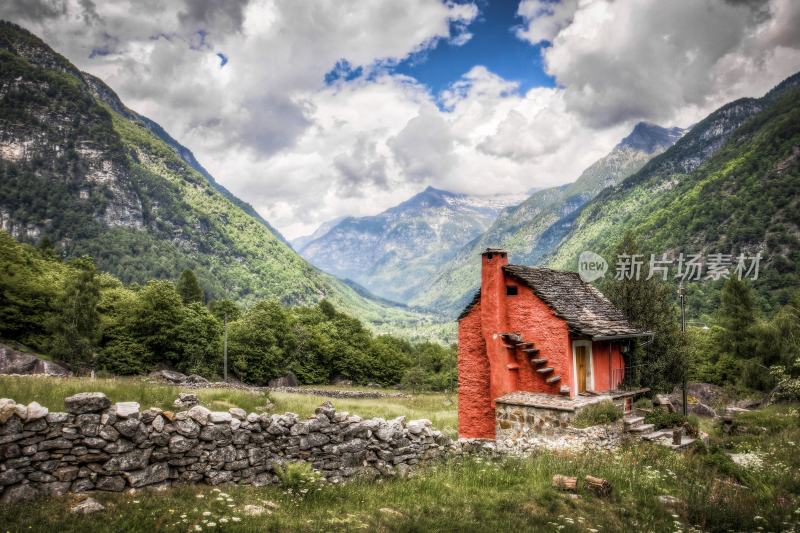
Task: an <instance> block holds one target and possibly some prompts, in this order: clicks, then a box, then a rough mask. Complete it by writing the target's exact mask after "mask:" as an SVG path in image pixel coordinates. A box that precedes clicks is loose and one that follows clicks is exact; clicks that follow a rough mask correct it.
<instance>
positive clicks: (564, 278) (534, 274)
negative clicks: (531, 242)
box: [503, 265, 646, 337]
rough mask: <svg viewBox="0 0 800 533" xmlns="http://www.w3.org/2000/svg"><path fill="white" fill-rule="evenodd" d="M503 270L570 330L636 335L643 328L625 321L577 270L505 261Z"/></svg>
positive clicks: (610, 334) (575, 331)
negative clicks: (566, 270) (562, 320)
mask: <svg viewBox="0 0 800 533" xmlns="http://www.w3.org/2000/svg"><path fill="white" fill-rule="evenodd" d="M503 270H504V271H505V272H506V273H507V274H509V275H510V276H513V277H514V278H516V279H517V280H519V281H521V282H522V283H524V284H525V285H527V286H528V287H530V289H531V290H532V291H533V293H534V294H535V295H536V296H538V297H539V298H540V299H541V300H542V301H543V302H544V303H546V304H547V305H548V306H549V307H550V308H551V309H552V310H553V311H554V312H555V314H556V316H559V317H561V318H563V319H564V320H565V321H566V322H567V325H568V326H569V329H570V331H572V332H573V333H576V334H580V335H588V336H590V337H612V336H637V335H644V334H646V332H645V331H643V330H641V329H639V328H636V327H634V326H633V325H632V324H631V323H630V322H628V321H627V319H626V318H625V315H623V314H622V311H620V310H619V309H617V307H616V306H614V304H612V303H611V302H610V301H609V300H608V298H606V297H605V296H604V295H603V293H601V292H600V291H599V290H597V289H596V288H594V287H593V286H592V285H590V284H589V283H586V282H584V281H583V280H582V279H581V278H580V276H579V275H578V273H577V272H564V271H560V270H553V269H550V268H541V267H537V268H533V267H527V266H522V265H506V266H504V267H503Z"/></svg>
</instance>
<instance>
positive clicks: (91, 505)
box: [70, 498, 105, 514]
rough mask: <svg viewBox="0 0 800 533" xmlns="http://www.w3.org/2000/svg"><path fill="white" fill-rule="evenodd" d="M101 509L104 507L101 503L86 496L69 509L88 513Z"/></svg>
mask: <svg viewBox="0 0 800 533" xmlns="http://www.w3.org/2000/svg"><path fill="white" fill-rule="evenodd" d="M103 509H105V507H104V506H103V504H102V503H100V502H98V501H97V500H95V499H94V498H86V499H85V500H83V501H82V502H80V503H79V504H77V505H76V506H74V507H73V508H72V509H70V512H73V513H76V514H90V513H96V512H97V511H102V510H103Z"/></svg>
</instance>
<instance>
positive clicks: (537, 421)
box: [495, 402, 623, 451]
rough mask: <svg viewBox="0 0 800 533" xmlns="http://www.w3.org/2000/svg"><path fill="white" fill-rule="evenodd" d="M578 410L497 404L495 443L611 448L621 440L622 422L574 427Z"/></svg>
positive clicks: (518, 446) (519, 446) (503, 445)
mask: <svg viewBox="0 0 800 533" xmlns="http://www.w3.org/2000/svg"><path fill="white" fill-rule="evenodd" d="M578 412H579V411H564V410H558V409H546V408H541V407H532V406H527V405H513V404H503V403H499V402H498V403H497V407H496V409H495V420H496V430H495V433H496V442H497V446H498V448H499V449H501V450H503V449H506V450H508V449H516V450H523V451H524V450H527V449H535V448H539V447H541V448H548V449H556V450H562V449H569V450H575V451H579V450H583V449H610V448H613V447H615V446H617V445H618V444H619V443H620V442H621V440H622V433H623V432H622V423H621V422H617V423H614V424H607V425H603V426H595V427H590V428H585V429H581V428H575V427H572V426H571V423H572V419H573V418H575V416H576V415H577V414H578Z"/></svg>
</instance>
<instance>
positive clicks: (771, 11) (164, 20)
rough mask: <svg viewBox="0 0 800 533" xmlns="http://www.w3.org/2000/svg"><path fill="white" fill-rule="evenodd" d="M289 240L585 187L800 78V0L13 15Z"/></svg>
mask: <svg viewBox="0 0 800 533" xmlns="http://www.w3.org/2000/svg"><path fill="white" fill-rule="evenodd" d="M0 18H4V19H8V20H12V21H14V22H17V23H18V24H21V25H22V26H24V27H26V28H28V29H30V30H31V31H33V32H34V33H36V34H38V35H39V36H41V37H42V38H44V39H45V40H46V41H47V42H48V43H49V44H50V45H51V46H53V47H54V48H55V49H56V50H57V51H58V52H60V53H62V54H63V55H65V56H66V57H67V58H69V59H70V60H71V61H72V62H73V63H75V64H76V65H77V66H78V67H79V68H81V69H82V70H85V71H87V72H90V73H92V74H95V75H97V76H99V77H101V78H103V79H104V80H105V81H106V82H107V83H108V84H109V85H110V86H111V87H112V88H113V89H115V90H116V91H117V93H118V94H119V95H120V96H121V97H122V99H123V101H124V102H125V103H126V104H127V105H128V106H129V107H131V108H132V109H134V110H136V111H138V112H140V113H142V114H144V115H147V116H149V117H150V118H152V119H154V120H156V121H157V122H159V123H160V124H161V125H162V126H164V127H165V128H166V130H167V131H169V132H170V134H172V135H173V136H174V137H175V138H176V139H178V140H179V141H180V142H181V143H183V144H184V145H186V146H187V147H189V148H190V149H191V150H192V151H194V153H195V155H196V156H197V157H198V159H199V160H200V162H201V163H202V164H203V165H204V166H205V167H206V168H207V169H208V170H209V171H210V172H211V173H212V174H213V175H214V176H215V177H216V178H217V180H218V181H219V182H220V183H222V184H223V185H225V186H226V187H228V188H229V189H230V190H231V191H233V192H234V193H235V194H237V195H238V196H240V197H241V198H243V199H245V200H246V201H248V202H250V203H251V204H253V205H254V206H255V207H256V209H258V210H259V212H260V213H261V214H262V215H264V216H265V217H266V218H267V219H268V220H270V222H272V223H273V224H274V225H275V226H277V227H278V228H279V229H280V230H281V231H282V232H284V234H286V235H287V236H288V237H295V236H298V235H300V234H303V233H307V232H310V231H312V230H313V229H314V228H315V227H316V226H317V225H318V224H319V223H321V222H323V221H325V220H329V219H331V218H334V217H337V216H341V215H366V214H374V213H377V212H379V211H381V210H383V209H385V208H387V207H390V206H391V205H394V204H396V203H398V202H399V201H402V200H404V199H406V198H408V197H409V196H411V195H412V194H414V193H415V192H418V191H420V190H422V189H423V188H425V187H426V186H428V185H433V186H435V187H440V188H444V189H448V190H453V191H457V192H464V193H470V194H490V193H501V192H524V191H527V190H529V189H531V188H532V187H542V186H546V185H555V184H560V183H564V182H567V181H572V180H574V179H575V178H576V177H577V176H578V175H579V174H580V172H581V170H583V169H584V168H585V167H586V166H588V165H589V164H591V163H592V162H593V161H594V160H596V159H597V158H598V157H601V156H602V155H604V154H605V153H607V152H608V150H609V149H610V148H611V147H613V145H614V144H616V142H617V141H619V140H620V139H621V138H622V137H623V136H625V134H627V132H628V131H629V130H630V129H631V128H632V126H633V125H634V124H635V123H636V122H637V121H639V120H649V121H653V122H656V123H659V124H662V125H670V126H671V125H678V126H686V125H689V124H691V123H693V122H694V121H696V120H697V119H699V118H701V117H702V116H703V115H705V114H706V113H708V112H709V111H711V110H713V109H714V108H715V107H717V106H719V105H721V104H723V103H725V102H727V101H729V100H731V99H734V98H737V97H741V96H759V95H761V94H763V93H764V92H765V91H767V90H768V89H769V88H771V87H772V86H773V85H775V84H776V83H778V82H779V81H781V80H782V79H783V78H785V77H787V76H788V75H790V74H792V73H794V72H796V71H798V70H800V30H798V28H800V2H798V1H796V0H763V1H761V0H669V1H664V0H624V1H622V0H616V1H608V0H563V1H562V2H560V3H558V2H550V1H545V0H522V1H519V0H517V1H512V0H491V1H488V2H487V1H485V0H475V1H474V2H473V1H466V0H463V1H451V0H447V1H444V2H443V1H441V0H402V1H399V0H367V1H365V0H228V1H225V2H221V1H214V0H172V1H168V2H159V1H156V0H102V1H100V0H4V1H3V2H2V4H0Z"/></svg>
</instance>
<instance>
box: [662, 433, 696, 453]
mask: <svg viewBox="0 0 800 533" xmlns="http://www.w3.org/2000/svg"><path fill="white" fill-rule="evenodd" d="M696 440H697V439H693V438H691V437H687V436H683V437H681V443H680V444H672V439H670V440H668V441H667V442H665V443H664V446H666V447H667V448H672V449H673V450H682V449H683V448H686V447H687V446H690V445H691V444H692V443H694V441H696Z"/></svg>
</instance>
